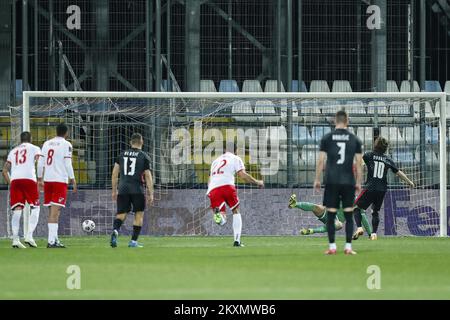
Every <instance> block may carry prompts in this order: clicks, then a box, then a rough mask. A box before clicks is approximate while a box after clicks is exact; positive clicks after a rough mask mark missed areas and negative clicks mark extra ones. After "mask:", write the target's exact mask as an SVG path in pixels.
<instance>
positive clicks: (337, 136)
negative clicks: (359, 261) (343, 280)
mask: <svg viewBox="0 0 450 320" xmlns="http://www.w3.org/2000/svg"><path fill="white" fill-rule="evenodd" d="M335 121H336V128H335V130H334V131H332V132H330V133H328V134H326V135H325V136H324V137H323V138H322V141H321V142H320V153H319V160H318V161H317V167H316V179H315V181H314V188H315V189H316V190H317V191H319V190H320V176H321V174H322V171H323V167H324V162H325V157H326V158H327V163H326V170H325V179H324V182H325V192H324V195H323V204H324V206H325V207H326V208H327V212H328V220H327V232H328V240H329V249H328V250H327V251H326V252H325V254H328V255H331V254H336V243H335V236H336V228H335V224H334V221H335V219H336V211H337V208H339V204H340V202H341V201H342V207H343V208H344V215H345V234H346V244H345V250H344V253H345V254H356V252H354V251H353V250H352V244H351V242H352V235H353V216H352V215H353V203H354V198H355V189H356V191H357V192H360V190H361V178H362V169H361V166H362V150H361V141H360V140H359V139H358V137H356V136H355V135H354V134H353V133H351V132H349V131H348V130H347V126H348V115H347V113H346V112H345V111H343V110H341V111H338V112H337V113H336V117H335ZM354 162H355V169H356V182H355V176H354V173H353V163H354Z"/></svg>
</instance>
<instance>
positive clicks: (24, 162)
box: [7, 143, 42, 182]
mask: <svg viewBox="0 0 450 320" xmlns="http://www.w3.org/2000/svg"><path fill="white" fill-rule="evenodd" d="M41 155H42V154H41V149H40V148H39V147H37V146H35V145H33V144H31V143H22V144H20V145H18V146H17V147H15V148H14V149H12V150H11V151H10V152H9V154H8V160H7V161H8V162H9V163H10V165H11V181H13V180H19V179H27V180H33V181H34V182H36V166H35V163H36V160H39V157H40V156H41Z"/></svg>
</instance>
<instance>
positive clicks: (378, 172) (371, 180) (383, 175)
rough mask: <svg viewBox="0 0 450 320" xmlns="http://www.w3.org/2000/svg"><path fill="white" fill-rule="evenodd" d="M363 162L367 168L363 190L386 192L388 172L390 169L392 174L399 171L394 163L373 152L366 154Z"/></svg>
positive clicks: (386, 157) (383, 155)
mask: <svg viewBox="0 0 450 320" xmlns="http://www.w3.org/2000/svg"><path fill="white" fill-rule="evenodd" d="M363 160H364V163H365V164H366V166H367V180H366V184H365V187H364V188H365V189H367V190H369V191H386V190H387V173H388V170H389V169H391V170H392V172H394V173H397V172H398V171H399V170H398V168H397V166H396V165H395V163H394V161H393V160H392V159H391V158H389V157H388V156H386V155H385V154H381V153H377V152H373V151H370V152H366V153H365V154H364V156H363Z"/></svg>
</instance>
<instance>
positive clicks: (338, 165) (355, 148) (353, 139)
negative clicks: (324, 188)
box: [320, 129, 362, 185]
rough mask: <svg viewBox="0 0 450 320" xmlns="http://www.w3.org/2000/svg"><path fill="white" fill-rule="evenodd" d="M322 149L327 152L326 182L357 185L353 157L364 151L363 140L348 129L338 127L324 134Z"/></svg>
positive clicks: (321, 143)
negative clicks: (362, 148)
mask: <svg viewBox="0 0 450 320" xmlns="http://www.w3.org/2000/svg"><path fill="white" fill-rule="evenodd" d="M320 151H323V152H325V153H326V154H327V163H326V168H325V183H326V184H340V185H355V176H354V174H353V159H354V157H355V154H357V153H362V150H361V140H359V138H358V137H357V136H355V135H354V134H353V133H351V132H349V131H348V130H347V129H336V130H334V131H332V132H329V133H327V134H326V135H324V136H323V138H322V140H321V142H320Z"/></svg>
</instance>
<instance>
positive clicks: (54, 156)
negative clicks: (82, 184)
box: [38, 137, 75, 183]
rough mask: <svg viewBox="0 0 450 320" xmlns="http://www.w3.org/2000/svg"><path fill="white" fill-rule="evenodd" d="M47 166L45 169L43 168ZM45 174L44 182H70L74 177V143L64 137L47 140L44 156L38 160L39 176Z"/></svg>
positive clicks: (43, 149)
mask: <svg viewBox="0 0 450 320" xmlns="http://www.w3.org/2000/svg"><path fill="white" fill-rule="evenodd" d="M44 168H45V170H43V169H44ZM42 175H44V182H61V183H68V182H69V179H74V178H75V175H74V173H73V167H72V144H71V143H70V142H69V141H67V140H66V139H64V138H63V137H55V138H53V139H50V140H47V141H45V143H44V145H43V146H42V157H40V159H39V162H38V177H39V178H40V177H42Z"/></svg>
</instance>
